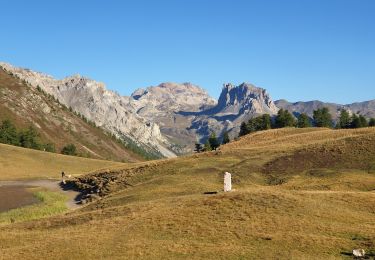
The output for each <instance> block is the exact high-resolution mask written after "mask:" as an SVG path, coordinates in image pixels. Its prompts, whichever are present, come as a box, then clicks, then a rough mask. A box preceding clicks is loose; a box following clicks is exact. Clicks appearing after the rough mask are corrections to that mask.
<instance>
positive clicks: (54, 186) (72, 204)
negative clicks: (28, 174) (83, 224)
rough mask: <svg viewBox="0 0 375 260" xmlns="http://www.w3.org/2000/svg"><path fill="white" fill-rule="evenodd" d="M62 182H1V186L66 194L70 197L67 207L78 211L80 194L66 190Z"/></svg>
mask: <svg viewBox="0 0 375 260" xmlns="http://www.w3.org/2000/svg"><path fill="white" fill-rule="evenodd" d="M60 184H61V181H56V180H24V181H0V187H1V186H26V187H43V188H46V189H48V190H50V191H57V192H61V193H63V194H65V195H66V196H67V197H68V201H67V202H66V206H67V207H68V209H76V208H79V207H80V204H77V201H78V199H77V198H79V195H80V192H78V191H74V190H71V189H64V188H63V187H62V186H60Z"/></svg>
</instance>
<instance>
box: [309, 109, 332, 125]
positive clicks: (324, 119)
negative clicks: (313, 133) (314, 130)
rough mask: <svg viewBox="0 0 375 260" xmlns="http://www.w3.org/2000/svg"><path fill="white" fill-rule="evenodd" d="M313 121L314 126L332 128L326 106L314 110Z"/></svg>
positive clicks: (330, 117)
mask: <svg viewBox="0 0 375 260" xmlns="http://www.w3.org/2000/svg"><path fill="white" fill-rule="evenodd" d="M313 117H314V123H315V126H316V127H329V128H332V125H333V123H332V115H331V114H330V113H329V110H328V108H326V107H323V108H320V109H317V110H314V116H313Z"/></svg>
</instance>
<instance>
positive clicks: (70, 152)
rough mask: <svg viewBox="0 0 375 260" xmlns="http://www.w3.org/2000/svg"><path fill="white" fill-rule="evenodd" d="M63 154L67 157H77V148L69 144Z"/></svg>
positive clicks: (62, 151)
mask: <svg viewBox="0 0 375 260" xmlns="http://www.w3.org/2000/svg"><path fill="white" fill-rule="evenodd" d="M61 153H62V154H66V155H77V148H76V146H75V145H74V144H68V145H66V146H64V147H63V149H62V150H61Z"/></svg>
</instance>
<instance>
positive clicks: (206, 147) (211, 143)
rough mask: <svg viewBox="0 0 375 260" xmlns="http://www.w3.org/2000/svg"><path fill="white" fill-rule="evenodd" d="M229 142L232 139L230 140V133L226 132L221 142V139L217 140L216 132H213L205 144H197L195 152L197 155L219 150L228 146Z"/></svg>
mask: <svg viewBox="0 0 375 260" xmlns="http://www.w3.org/2000/svg"><path fill="white" fill-rule="evenodd" d="M229 142H230V138H229V133H228V131H225V132H224V134H223V137H222V138H221V142H220V140H219V138H217V136H216V134H215V132H212V133H211V134H210V136H209V137H208V139H207V141H206V142H205V143H204V144H201V143H199V142H197V143H195V149H194V151H195V152H196V153H201V152H207V151H212V150H217V149H218V148H219V147H220V145H222V144H227V143H229Z"/></svg>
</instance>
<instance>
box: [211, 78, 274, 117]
mask: <svg viewBox="0 0 375 260" xmlns="http://www.w3.org/2000/svg"><path fill="white" fill-rule="evenodd" d="M212 111H213V112H215V113H216V114H217V115H218V116H219V115H238V116H241V115H244V114H276V113H277V111H278V108H277V107H276V106H275V104H274V103H273V101H272V99H271V97H270V96H269V94H268V93H267V91H266V90H265V89H263V88H258V87H255V86H254V85H252V84H248V83H242V84H240V85H239V86H234V85H232V84H231V83H227V84H224V86H223V90H222V92H221V95H220V97H219V101H218V104H217V106H216V107H215V108H214V109H213V110H212Z"/></svg>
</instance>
